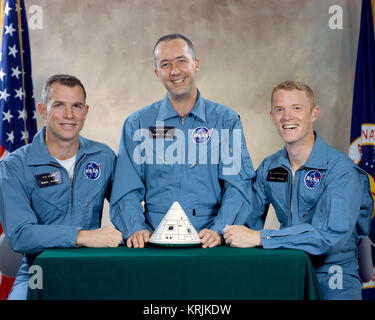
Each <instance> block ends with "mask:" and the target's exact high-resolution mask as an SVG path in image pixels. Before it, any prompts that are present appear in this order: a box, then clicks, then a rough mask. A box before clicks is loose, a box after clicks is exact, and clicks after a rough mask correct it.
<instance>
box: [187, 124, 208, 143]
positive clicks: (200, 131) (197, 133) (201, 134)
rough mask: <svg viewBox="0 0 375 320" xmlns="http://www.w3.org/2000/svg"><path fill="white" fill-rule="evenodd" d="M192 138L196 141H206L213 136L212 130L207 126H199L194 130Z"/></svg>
mask: <svg viewBox="0 0 375 320" xmlns="http://www.w3.org/2000/svg"><path fill="white" fill-rule="evenodd" d="M191 138H192V139H193V141H194V142H195V143H206V142H207V141H208V140H210V138H211V130H208V129H207V128H206V127H197V128H195V129H194V131H193V132H192V134H191Z"/></svg>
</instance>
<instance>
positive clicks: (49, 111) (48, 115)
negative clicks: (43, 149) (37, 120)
mask: <svg viewBox="0 0 375 320" xmlns="http://www.w3.org/2000/svg"><path fill="white" fill-rule="evenodd" d="M38 110H39V112H40V114H41V115H42V118H43V119H44V120H45V121H46V135H47V136H48V139H49V141H50V142H63V141H64V142H68V141H71V142H73V143H77V142H78V139H79V132H80V131H81V130H82V128H83V125H84V123H85V119H86V115H87V112H88V106H87V105H85V97H84V93H83V90H82V88H81V87H80V86H78V85H76V86H74V87H68V86H64V85H61V84H59V83H53V84H52V85H51V87H50V89H49V93H48V99H47V103H46V104H43V103H40V104H38Z"/></svg>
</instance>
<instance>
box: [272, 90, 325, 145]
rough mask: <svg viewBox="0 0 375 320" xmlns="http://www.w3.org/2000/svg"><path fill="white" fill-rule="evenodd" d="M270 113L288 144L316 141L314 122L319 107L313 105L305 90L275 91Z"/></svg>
mask: <svg viewBox="0 0 375 320" xmlns="http://www.w3.org/2000/svg"><path fill="white" fill-rule="evenodd" d="M270 115H271V118H272V121H273V123H274V124H275V126H276V128H277V130H278V132H279V135H280V136H281V138H282V139H283V140H284V142H285V144H286V145H287V146H288V145H297V144H300V143H301V144H303V143H305V142H307V141H311V139H312V141H314V128H313V123H314V121H315V120H316V119H317V117H318V115H319V107H318V106H314V105H313V102H312V101H311V99H309V97H308V96H307V95H306V93H305V92H304V91H303V90H297V89H293V90H283V89H278V90H277V91H275V92H274V94H273V97H272V106H271V112H270Z"/></svg>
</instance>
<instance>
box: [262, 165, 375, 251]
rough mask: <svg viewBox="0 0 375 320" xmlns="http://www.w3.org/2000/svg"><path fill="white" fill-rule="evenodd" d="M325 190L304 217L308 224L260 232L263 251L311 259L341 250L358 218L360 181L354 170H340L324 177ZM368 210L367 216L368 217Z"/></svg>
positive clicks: (360, 193)
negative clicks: (286, 250)
mask: <svg viewBox="0 0 375 320" xmlns="http://www.w3.org/2000/svg"><path fill="white" fill-rule="evenodd" d="M326 178H327V180H328V181H327V182H326V187H325V190H324V191H323V193H322V195H321V196H320V198H319V199H318V200H317V202H316V205H315V207H314V208H312V210H311V211H310V212H309V213H308V214H311V215H313V216H312V219H311V222H309V223H306V222H305V223H303V221H302V223H301V224H298V225H295V226H291V227H286V228H283V229H280V230H266V229H265V230H262V231H261V239H262V245H263V247H264V248H266V249H274V248H289V249H300V250H304V251H306V252H307V253H310V254H312V255H321V254H324V253H327V252H328V251H330V250H332V249H336V250H344V249H345V244H346V243H347V241H348V239H349V238H350V237H351V236H352V233H353V230H354V228H355V226H356V223H357V221H358V218H359V215H360V214H361V212H362V214H363V208H362V209H361V203H362V200H363V193H364V192H368V190H363V184H362V183H361V177H360V174H359V172H358V171H357V170H356V169H355V168H354V167H349V166H341V167H340V168H339V169H336V170H333V172H332V171H331V173H330V174H326ZM367 205H370V206H371V208H372V204H367ZM370 212H371V211H370V208H369V210H368V215H370ZM305 219H308V217H305Z"/></svg>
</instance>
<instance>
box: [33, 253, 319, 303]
mask: <svg viewBox="0 0 375 320" xmlns="http://www.w3.org/2000/svg"><path fill="white" fill-rule="evenodd" d="M34 265H39V266H41V268H42V271H43V289H34V290H31V289H29V292H28V299H34V300H36V299H137V300H145V299H151V300H154V299H158V300H164V299H176V300H181V299H184V300H191V299H193V300H201V299H203V300H208V299H213V300H223V299H224V300H232V299H236V300H243V299H320V298H322V295H321V292H320V288H319V283H318V281H317V278H316V275H315V273H314V269H313V266H312V264H311V261H310V258H309V257H308V255H307V254H306V253H304V252H303V251H299V250H284V249H279V250H264V249H259V248H251V249H240V248H229V247H226V246H221V247H216V248H207V249H203V248H199V247H195V248H158V247H147V248H143V249H134V248H126V247H119V248H100V249H94V248H80V249H50V250H46V251H44V252H43V253H42V254H41V255H39V256H38V257H37V258H36V259H35V261H34Z"/></svg>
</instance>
